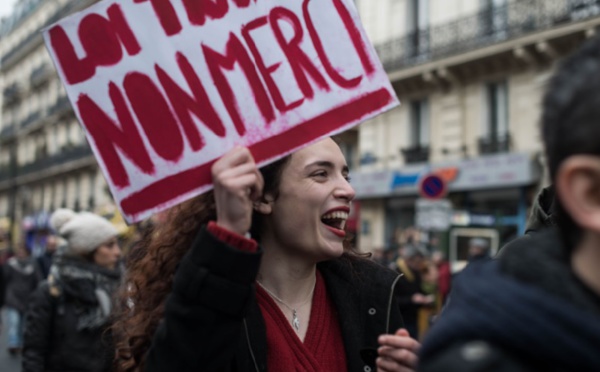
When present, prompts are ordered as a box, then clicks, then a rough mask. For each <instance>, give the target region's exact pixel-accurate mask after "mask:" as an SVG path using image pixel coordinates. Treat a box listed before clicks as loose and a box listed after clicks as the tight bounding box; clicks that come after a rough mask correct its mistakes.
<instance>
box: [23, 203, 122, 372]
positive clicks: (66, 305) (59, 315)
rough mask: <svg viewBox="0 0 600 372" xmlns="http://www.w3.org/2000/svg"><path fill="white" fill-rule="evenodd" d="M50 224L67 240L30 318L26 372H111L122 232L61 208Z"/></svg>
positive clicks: (37, 294) (33, 302)
mask: <svg viewBox="0 0 600 372" xmlns="http://www.w3.org/2000/svg"><path fill="white" fill-rule="evenodd" d="M50 224H51V225H52V227H53V228H54V230H55V231H57V232H58V233H59V234H60V235H61V236H62V237H63V238H64V239H65V240H66V245H65V246H64V252H62V254H61V255H60V256H59V257H57V258H56V259H55V260H54V263H53V265H52V267H51V269H50V275H49V276H48V280H47V281H45V282H43V283H42V284H41V285H40V286H39V287H38V289H37V290H36V292H35V294H34V296H33V298H32V300H31V303H30V306H29V308H28V311H27V315H26V330H25V340H24V341H25V343H24V349H23V360H22V364H23V372H34V371H108V370H110V367H111V366H112V360H113V358H114V352H113V348H112V340H111V337H110V333H107V332H105V331H106V330H107V329H108V326H109V319H110V318H109V317H110V315H111V312H112V308H113V300H112V297H113V294H114V292H115V291H116V288H117V287H118V285H119V283H120V276H121V270H120V267H119V260H120V257H121V248H120V247H119V244H118V242H117V235H118V231H117V229H116V228H115V227H114V226H113V225H112V224H111V223H110V222H109V221H108V220H106V219H105V218H103V217H101V216H98V215H96V214H92V213H87V212H82V213H75V212H73V211H71V210H68V209H59V210H57V211H55V212H54V213H53V214H52V216H51V217H50Z"/></svg>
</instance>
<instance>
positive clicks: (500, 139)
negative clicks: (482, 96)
mask: <svg viewBox="0 0 600 372" xmlns="http://www.w3.org/2000/svg"><path fill="white" fill-rule="evenodd" d="M486 106H487V112H486V120H485V123H484V128H483V136H482V137H481V138H480V141H479V152H480V153H482V154H493V153H498V152H507V151H509V149H510V133H509V131H508V86H507V83H506V81H503V82H496V83H489V84H487V85H486Z"/></svg>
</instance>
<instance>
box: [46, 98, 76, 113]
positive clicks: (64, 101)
mask: <svg viewBox="0 0 600 372" xmlns="http://www.w3.org/2000/svg"><path fill="white" fill-rule="evenodd" d="M69 110H71V102H69V98H67V97H66V96H65V97H61V98H59V99H58V100H57V101H56V103H55V104H54V105H52V107H50V109H49V110H48V115H49V116H50V115H55V114H56V115H58V116H60V115H62V114H64V113H65V112H67V111H69Z"/></svg>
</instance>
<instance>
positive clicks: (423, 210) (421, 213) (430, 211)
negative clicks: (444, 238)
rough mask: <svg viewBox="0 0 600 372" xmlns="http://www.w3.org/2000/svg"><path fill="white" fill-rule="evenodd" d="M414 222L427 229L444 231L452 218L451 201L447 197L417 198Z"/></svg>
mask: <svg viewBox="0 0 600 372" xmlns="http://www.w3.org/2000/svg"><path fill="white" fill-rule="evenodd" d="M415 211H416V214H415V224H416V225H417V227H418V228H421V229H423V230H428V231H445V230H448V228H449V227H450V221H451V219H452V203H451V202H450V200H448V199H439V200H431V199H422V198H421V199H417V201H416V203H415Z"/></svg>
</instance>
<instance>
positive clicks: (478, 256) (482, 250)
mask: <svg viewBox="0 0 600 372" xmlns="http://www.w3.org/2000/svg"><path fill="white" fill-rule="evenodd" d="M468 254H469V259H468V260H469V262H473V261H478V260H487V259H490V258H492V256H491V255H490V243H489V241H488V240H487V239H484V238H471V239H470V240H469V253H468Z"/></svg>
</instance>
